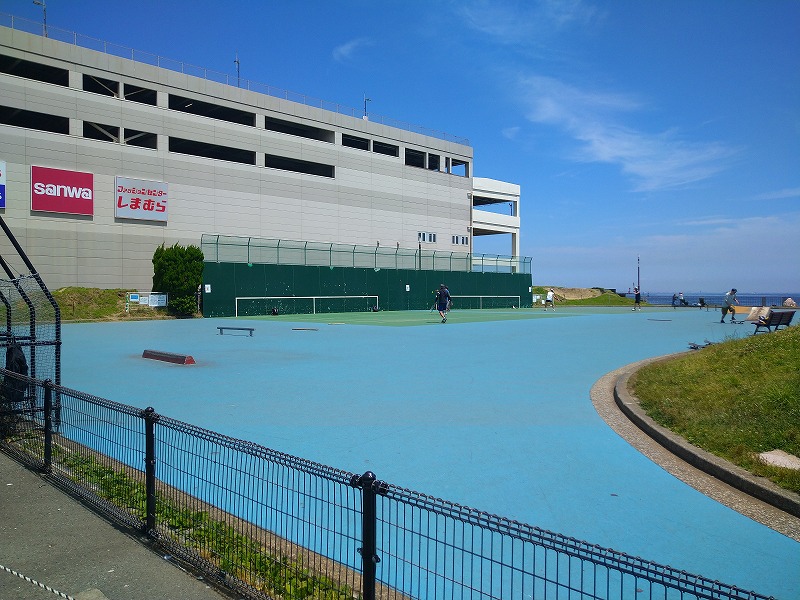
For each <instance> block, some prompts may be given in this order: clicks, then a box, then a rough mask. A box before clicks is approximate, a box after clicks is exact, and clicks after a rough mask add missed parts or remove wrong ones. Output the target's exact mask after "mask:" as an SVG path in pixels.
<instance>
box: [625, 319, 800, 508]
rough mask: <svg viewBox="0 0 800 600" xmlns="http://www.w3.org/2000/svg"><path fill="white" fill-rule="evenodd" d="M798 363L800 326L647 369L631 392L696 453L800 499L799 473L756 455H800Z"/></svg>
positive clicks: (642, 370) (685, 356)
mask: <svg viewBox="0 0 800 600" xmlns="http://www.w3.org/2000/svg"><path fill="white" fill-rule="evenodd" d="M798 364H800V327H790V328H788V329H784V330H782V331H778V332H774V333H770V334H766V335H757V336H750V337H747V338H745V339H741V340H729V341H726V342H724V343H722V344H715V345H713V346H710V347H708V348H705V349H703V350H701V351H698V352H693V353H691V354H687V355H684V356H681V357H679V358H676V359H674V360H670V361H666V362H663V363H658V364H653V365H649V366H647V367H645V368H643V369H641V370H639V372H638V373H637V374H636V375H635V377H634V378H633V380H632V382H631V391H632V392H633V393H634V394H635V395H636V396H637V397H638V398H639V400H640V402H641V406H642V408H643V409H644V410H645V412H647V414H648V415H650V417H652V418H653V419H654V420H655V421H656V422H657V423H659V424H661V425H663V426H664V427H666V428H668V429H670V430H672V431H673V432H675V433H677V434H678V435H680V436H682V437H684V438H686V439H687V440H688V441H689V442H691V443H692V444H694V445H695V446H698V447H700V448H703V449H704V450H707V451H708V452H711V453H712V454H715V455H717V456H720V457H722V458H724V459H726V460H728V461H730V462H732V463H734V464H736V465H739V466H740V467H743V468H744V469H747V470H748V471H750V472H751V473H753V474H755V475H760V476H763V477H767V478H769V479H770V480H771V481H773V482H775V483H776V484H778V485H780V486H781V487H783V488H785V489H788V490H791V491H793V492H797V493H800V471H797V470H794V469H786V468H782V467H776V466H771V465H767V464H764V463H763V462H761V461H760V460H759V458H758V456H757V455H758V454H759V453H761V452H767V451H770V450H783V451H784V452H788V453H789V454H793V455H794V456H800V371H799V370H798V368H797V365H798Z"/></svg>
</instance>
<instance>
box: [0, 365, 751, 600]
mask: <svg viewBox="0 0 800 600" xmlns="http://www.w3.org/2000/svg"><path fill="white" fill-rule="evenodd" d="M0 375H1V376H2V377H3V382H4V386H3V387H2V389H6V387H7V385H8V384H9V383H10V382H16V383H17V384H19V385H17V386H13V387H14V388H15V389H16V388H17V387H20V386H21V387H22V388H24V389H26V390H28V393H29V394H31V397H32V398H33V400H34V402H33V403H32V404H33V405H35V406H36V407H37V408H36V409H35V410H31V411H30V412H28V413H27V414H16V415H15V416H14V417H15V418H14V420H13V421H6V422H5V423H4V428H3V430H2V435H0V440H1V441H0V445H1V446H2V449H3V451H5V452H7V453H9V454H11V455H13V456H15V457H16V458H17V459H18V460H20V461H22V462H24V463H26V464H28V465H29V466H32V467H34V468H37V469H40V470H41V471H42V472H43V473H45V476H46V477H47V478H48V479H49V480H51V481H52V482H54V483H56V484H58V485H60V486H62V487H65V488H67V489H69V490H70V491H71V492H72V493H74V494H77V495H79V496H80V497H82V498H83V499H84V500H85V501H86V502H89V503H91V504H92V505H94V506H95V507H97V508H98V509H99V510H101V511H103V512H105V513H106V514H107V515H108V516H110V517H112V518H113V519H115V520H117V521H118V522H121V523H124V524H126V525H127V526H130V527H134V528H137V529H140V530H141V531H143V532H145V533H146V534H147V535H149V536H150V537H152V538H153V539H154V540H156V541H157V542H158V543H159V544H160V545H161V546H162V547H163V548H164V549H165V551H166V552H168V553H170V554H172V555H174V556H177V557H179V558H181V559H182V560H185V561H187V562H189V563H191V564H192V565H194V566H195V567H196V568H198V569H201V570H202V571H203V572H205V573H206V574H207V575H208V576H209V577H210V578H214V579H216V580H217V581H219V582H221V583H223V584H224V585H226V586H228V587H230V588H233V589H235V590H236V591H237V592H238V593H240V594H241V595H242V596H244V597H247V598H254V599H263V598H320V599H340V600H345V599H348V600H349V599H353V598H359V599H365V600H372V599H374V598H378V599H385V600H395V599H396V600H400V599H411V598H417V599H436V598H448V599H453V598H469V599H470V600H473V599H484V598H485V599H497V600H507V599H513V598H520V599H522V598H581V599H589V598H591V599H601V598H602V599H607V600H614V599H619V600H623V599H629V598H634V597H635V598H637V599H640V600H641V599H663V600H668V599H672V598H681V599H684V600H686V599H695V598H696V599H716V600H724V599H735V600H744V599H749V600H760V599H764V598H765V596H762V595H759V594H757V593H754V592H745V591H742V590H739V589H736V588H734V587H732V586H727V585H725V584H722V583H719V582H716V581H711V580H709V579H705V578H703V577H700V576H697V575H692V574H689V573H686V572H682V571H678V570H675V569H672V568H670V567H666V566H662V565H659V564H655V563H652V562H648V561H645V560H642V559H640V558H634V557H631V556H628V555H625V554H622V553H620V552H616V551H613V550H608V549H605V548H601V547H599V546H595V545H592V544H589V543H587V542H583V541H580V540H577V539H573V538H569V537H565V536H562V535H559V534H557V533H551V532H549V531H545V530H542V529H539V528H536V527H532V526H530V525H526V524H524V523H518V522H515V521H511V520H508V519H505V518H502V517H498V516H495V515H492V514H488V513H486V512H482V511H479V510H476V509H473V508H469V507H466V506H459V505H457V504H454V503H452V502H448V501H446V500H441V499H438V498H433V497H431V496H427V495H425V494H422V493H418V492H414V491H411V490H407V489H403V488H400V487H397V486H394V485H391V484H389V483H386V482H383V481H380V480H379V479H378V478H377V477H376V475H374V474H373V473H370V472H367V473H364V474H354V473H349V472H346V471H342V470H339V469H335V468H332V467H328V466H325V465H321V464H318V463H314V462H310V461H308V460H304V459H301V458H296V457H293V456H289V455H286V454H282V453H280V452H276V451H274V450H270V449H268V448H265V447H263V446H259V445H257V444H253V443H250V442H246V441H242V440H238V439H233V438H230V437H226V436H224V435H220V434H218V433H214V432H213V431H208V430H205V429H201V428H198V427H195V426H192V425H189V424H187V423H183V422H180V421H176V420H173V419H170V418H168V417H166V416H163V415H159V414H158V413H157V412H155V411H154V410H153V409H152V408H146V409H144V410H142V409H140V408H135V407H133V406H128V405H123V404H117V403H115V402H111V401H109V400H105V399H102V398H99V397H96V396H91V395H88V394H85V393H82V392H78V391H75V390H71V389H68V388H64V387H61V386H57V385H55V384H52V383H51V382H49V381H41V380H37V379H33V378H30V377H27V376H24V375H20V374H17V373H14V372H12V371H9V370H6V369H0ZM54 398H58V399H59V402H58V403H56V402H55V401H54Z"/></svg>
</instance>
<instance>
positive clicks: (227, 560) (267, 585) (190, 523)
mask: <svg viewBox="0 0 800 600" xmlns="http://www.w3.org/2000/svg"><path fill="white" fill-rule="evenodd" d="M15 441H16V442H17V443H19V444H20V446H21V447H23V448H25V450H26V451H27V452H29V453H30V454H31V455H32V456H41V455H42V453H43V451H44V447H43V444H42V441H41V439H40V438H38V436H37V437H35V438H29V437H27V436H23V437H20V438H18V439H16V440H15ZM53 460H54V463H57V464H58V465H59V466H60V468H62V469H64V471H63V472H64V473H65V474H66V475H67V476H68V477H69V478H70V479H71V480H72V481H74V482H76V483H77V484H78V485H80V486H82V487H85V488H88V489H90V490H92V491H94V493H96V494H97V495H98V496H100V497H101V498H103V499H105V500H107V501H109V502H111V503H112V504H114V505H115V506H117V507H119V508H121V509H122V510H124V511H125V512H127V513H128V514H131V515H134V516H135V517H137V518H139V519H141V520H144V519H145V516H146V502H147V494H146V490H145V484H144V482H143V481H142V477H141V473H139V474H138V475H139V476H136V474H134V472H129V471H128V470H127V469H125V468H117V469H115V468H112V467H110V466H107V465H104V464H102V463H101V462H100V461H99V460H98V459H97V458H95V457H94V456H92V455H82V454H79V453H76V452H71V451H69V450H67V449H66V448H63V447H61V446H57V445H54V446H53ZM156 522H157V524H158V525H159V526H160V529H161V533H162V534H163V535H166V536H170V537H171V538H172V539H173V540H174V541H176V542H178V543H180V544H181V545H182V546H184V547H186V548H189V549H190V550H192V551H193V552H194V553H195V554H197V555H199V556H201V557H202V558H204V559H205V560H207V561H209V562H211V563H213V564H215V565H216V566H217V567H219V568H220V569H221V570H222V571H224V572H226V573H228V574H231V575H233V576H235V577H236V578H238V579H239V580H240V581H243V582H245V583H247V584H248V585H250V586H251V587H253V588H254V589H256V590H258V591H261V592H264V593H266V594H269V595H270V597H276V598H283V599H286V600H289V599H292V600H301V599H302V600H354V599H355V600H358V599H359V598H361V597H362V596H361V594H360V593H359V592H358V591H357V590H354V589H352V588H351V587H350V586H349V585H347V584H344V583H339V582H337V581H334V580H333V579H331V578H330V577H328V576H326V575H324V574H321V573H316V572H314V570H312V569H311V568H309V566H308V565H306V564H305V559H304V557H303V555H302V554H297V555H296V556H292V555H290V554H289V553H286V552H281V551H279V550H278V551H270V549H268V548H266V547H264V546H263V545H262V544H261V543H260V542H259V541H257V540H256V539H253V538H252V537H250V536H248V535H245V534H243V533H241V532H240V531H238V530H237V529H236V528H234V527H232V526H231V524H230V523H229V522H227V521H226V520H225V519H222V518H216V517H214V516H212V515H211V514H210V513H209V511H207V510H195V509H192V508H190V507H187V506H180V505H179V504H178V503H176V502H174V501H173V500H172V499H171V498H169V497H167V496H165V495H164V494H160V493H157V499H156Z"/></svg>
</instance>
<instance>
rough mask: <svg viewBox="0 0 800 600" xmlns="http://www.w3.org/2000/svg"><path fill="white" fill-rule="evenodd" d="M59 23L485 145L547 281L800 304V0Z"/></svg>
mask: <svg viewBox="0 0 800 600" xmlns="http://www.w3.org/2000/svg"><path fill="white" fill-rule="evenodd" d="M0 12H5V13H10V14H13V15H15V16H19V17H26V18H31V19H36V20H41V18H42V8H41V7H40V6H36V5H34V4H33V2H32V1H31V0H0ZM47 20H48V27H50V28H60V29H66V30H70V31H77V32H79V33H83V34H86V35H88V36H91V37H95V38H97V39H101V40H107V41H111V42H114V43H116V44H120V45H123V46H128V47H131V48H134V49H137V50H143V51H149V52H152V53H154V54H158V55H161V56H164V57H166V58H172V59H176V60H180V61H184V62H187V63H190V64H193V65H197V66H202V67H207V68H209V69H212V70H215V71H220V72H225V73H230V74H231V75H234V76H235V74H236V65H235V64H234V58H235V57H236V55H237V53H238V57H239V61H240V69H241V77H242V79H249V80H253V81H256V82H259V83H263V84H269V85H271V86H275V87H278V88H285V89H288V90H291V91H293V92H296V93H299V94H305V95H308V96H310V97H314V98H320V99H324V100H326V101H328V102H333V103H338V104H341V105H345V106H351V107H353V108H355V109H357V110H363V104H364V97H365V95H366V96H367V97H369V98H370V102H369V103H368V109H369V111H370V113H373V114H380V115H384V116H386V117H390V118H393V119H396V120H399V121H405V122H408V123H414V124H417V125H421V126H424V127H428V128H431V129H436V130H440V131H446V132H448V133H451V134H453V135H457V136H460V137H465V138H468V139H469V140H470V143H471V144H472V146H473V148H474V152H475V163H474V175H476V176H478V177H490V178H494V179H501V180H504V181H510V182H513V183H517V184H519V185H520V186H521V190H522V200H521V209H520V214H521V218H522V235H521V252H522V254H523V255H525V256H530V257H532V258H533V278H534V283H535V284H547V285H564V286H580V287H588V286H603V287H616V288H619V289H627V288H628V287H630V286H632V285H633V283H635V281H636V277H637V257H638V259H639V261H640V263H639V264H640V267H641V281H642V287H643V290H644V291H645V292H647V291H651V292H655V291H665V292H670V291H684V292H690V291H705V292H722V291H725V290H726V289H730V288H731V287H734V286H735V287H737V288H738V289H739V290H740V292H748V291H750V292H768V291H772V292H798V291H800V260H798V259H800V252H799V250H800V33H799V32H800V2H797V1H794V0H763V1H743V0H729V1H724V2H723V1H721V0H720V1H713V2H712V1H704V0H694V1H689V0H670V1H655V0H654V1H650V2H641V1H637V0H616V1H614V2H593V1H589V0H586V1H584V0H564V1H556V0H553V1H543V2H535V1H529V2H526V1H519V2H514V1H503V0H491V1H489V0H486V1H481V0H462V1H457V2H450V1H447V0H442V1H436V0H429V1H422V0H420V1H416V0H409V1H404V2H400V1H396V2H374V1H372V2H370V1H361V0H353V1H340V2H330V1H322V0H320V1H311V0H297V1H286V0H281V1H272V0H265V1H257V0H240V1H238V2H210V1H203V0H196V1H193V2H189V1H182V0H175V1H172V2H166V1H162V2H158V1H155V0H138V1H137V2H122V1H117V0H105V1H103V2H100V1H96V0H71V1H70V0H48V1H47ZM475 250H476V251H477V252H491V253H501V254H507V253H509V252H510V241H509V240H508V238H500V239H496V238H495V239H492V238H476V240H475Z"/></svg>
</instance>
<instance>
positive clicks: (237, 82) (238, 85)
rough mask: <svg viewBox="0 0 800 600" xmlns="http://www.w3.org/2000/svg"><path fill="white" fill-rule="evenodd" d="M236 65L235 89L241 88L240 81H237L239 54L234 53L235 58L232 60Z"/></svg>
mask: <svg viewBox="0 0 800 600" xmlns="http://www.w3.org/2000/svg"><path fill="white" fill-rule="evenodd" d="M233 62H235V63H236V87H242V83H241V80H240V79H239V53H238V52H237V53H236V58H235V59H234V60H233Z"/></svg>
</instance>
